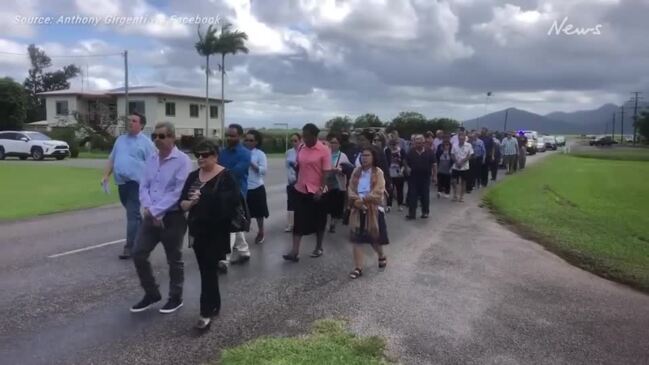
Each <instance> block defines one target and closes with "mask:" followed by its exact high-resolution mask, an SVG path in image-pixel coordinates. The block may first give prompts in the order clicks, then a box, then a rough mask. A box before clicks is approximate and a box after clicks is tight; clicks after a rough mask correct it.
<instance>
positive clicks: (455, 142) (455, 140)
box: [451, 133, 459, 146]
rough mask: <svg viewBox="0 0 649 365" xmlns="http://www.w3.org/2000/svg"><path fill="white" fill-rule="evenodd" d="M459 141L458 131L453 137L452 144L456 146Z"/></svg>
mask: <svg viewBox="0 0 649 365" xmlns="http://www.w3.org/2000/svg"><path fill="white" fill-rule="evenodd" d="M458 143H459V138H458V136H457V133H456V134H455V135H453V137H451V146H455V145H457V144H458Z"/></svg>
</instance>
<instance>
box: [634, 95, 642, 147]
mask: <svg viewBox="0 0 649 365" xmlns="http://www.w3.org/2000/svg"><path fill="white" fill-rule="evenodd" d="M632 94H635V96H634V97H633V100H634V102H635V103H634V104H635V106H634V107H633V145H634V146H635V144H636V143H637V140H638V138H637V135H638V98H639V97H638V95H640V94H642V93H641V92H640V91H634V92H632Z"/></svg>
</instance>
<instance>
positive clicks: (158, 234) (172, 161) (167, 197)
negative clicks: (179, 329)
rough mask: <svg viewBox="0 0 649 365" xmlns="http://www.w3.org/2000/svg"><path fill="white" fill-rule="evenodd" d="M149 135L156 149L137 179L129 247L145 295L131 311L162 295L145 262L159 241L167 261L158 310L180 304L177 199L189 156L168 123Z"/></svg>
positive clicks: (181, 232)
mask: <svg viewBox="0 0 649 365" xmlns="http://www.w3.org/2000/svg"><path fill="white" fill-rule="evenodd" d="M151 138H152V139H153V140H154V142H155V145H156V147H158V153H157V154H154V155H153V156H151V157H150V158H149V159H148V160H147V161H146V165H145V166H144V172H143V176H142V181H141V182H140V205H141V206H142V219H143V221H142V225H141V226H140V230H139V231H138V235H137V240H136V242H135V247H134V251H133V262H134V263H135V269H136V270H137V275H138V277H139V278H140V284H141V285H142V288H144V293H145V295H144V298H142V300H141V301H140V302H139V303H137V304H136V305H134V306H133V307H131V312H134V313H136V312H141V311H144V310H146V309H148V308H149V307H150V306H151V305H152V304H154V303H156V302H158V301H160V300H161V299H162V296H161V295H160V291H159V290H158V284H156V281H155V278H154V277H153V271H152V270H151V263H150V262H149V255H150V254H151V251H153V249H154V248H155V247H156V245H157V244H158V242H162V245H163V246H164V249H165V253H166V255H167V263H168V264H169V300H168V301H167V303H166V304H165V305H164V306H163V307H162V308H160V313H172V312H174V311H176V310H177V309H178V308H180V307H182V305H183V300H182V294H183V257H182V244H183V238H184V237H185V231H186V229H187V222H186V221H185V216H184V214H183V213H182V211H181V210H180V208H179V206H178V201H179V199H180V194H181V192H182V189H183V185H184V184H185V180H187V176H188V175H189V171H190V170H191V160H190V159H189V157H187V155H186V154H185V153H183V152H181V151H180V150H178V149H177V148H176V144H175V142H176V129H175V128H174V125H173V124H172V123H170V122H160V123H158V124H156V126H155V131H154V132H153V134H152V135H151Z"/></svg>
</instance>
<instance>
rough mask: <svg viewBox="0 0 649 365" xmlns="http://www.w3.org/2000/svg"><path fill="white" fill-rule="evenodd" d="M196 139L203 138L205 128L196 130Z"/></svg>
mask: <svg viewBox="0 0 649 365" xmlns="http://www.w3.org/2000/svg"><path fill="white" fill-rule="evenodd" d="M194 137H203V128H194Z"/></svg>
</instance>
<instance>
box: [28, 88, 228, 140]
mask: <svg viewBox="0 0 649 365" xmlns="http://www.w3.org/2000/svg"><path fill="white" fill-rule="evenodd" d="M39 96H41V97H43V99H44V100H45V107H46V120H47V124H48V126H49V127H50V128H51V127H55V126H66V125H69V124H73V123H76V119H75V118H76V115H81V116H84V117H86V118H88V119H93V118H101V117H103V118H109V119H110V120H116V119H118V118H119V117H123V116H124V113H125V97H124V89H123V88H118V89H111V90H105V91H96V90H85V91H83V90H71V89H68V90H58V91H47V92H43V93H40V94H39ZM230 101H231V100H225V102H226V103H229V102H230ZM128 104H129V105H128V110H129V113H132V112H134V111H137V112H139V113H140V114H143V115H144V116H145V117H146V120H147V125H146V130H147V131H150V130H152V128H153V126H154V125H155V124H156V123H157V122H161V121H169V122H172V123H173V124H174V125H175V126H176V135H177V136H181V135H192V136H200V135H205V113H209V119H208V129H209V130H208V133H207V135H209V136H219V135H220V129H221V118H222V113H221V99H217V98H210V99H209V108H206V107H205V95H202V96H201V95H200V92H195V91H184V90H179V89H172V88H165V87H152V86H136V87H129V89H128ZM123 129H124V126H123V124H121V123H120V124H119V128H118V129H117V130H116V131H115V134H119V133H121V132H122V131H123Z"/></svg>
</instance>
